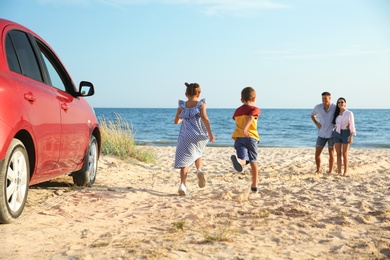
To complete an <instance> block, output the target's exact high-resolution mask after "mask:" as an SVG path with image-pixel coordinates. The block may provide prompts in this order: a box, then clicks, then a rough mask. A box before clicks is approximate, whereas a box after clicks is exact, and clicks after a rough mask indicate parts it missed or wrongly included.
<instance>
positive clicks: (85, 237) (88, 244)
mask: <svg viewBox="0 0 390 260" xmlns="http://www.w3.org/2000/svg"><path fill="white" fill-rule="evenodd" d="M151 149H153V150H154V151H155V152H156V156H157V163H156V164H146V163H141V162H138V161H134V160H126V161H122V160H118V159H116V158H113V157H110V156H101V158H100V160H99V170H98V175H97V180H96V183H95V185H94V186H93V187H92V188H76V187H73V185H72V178H71V177H67V176H65V177H62V178H59V179H56V180H54V181H51V182H47V183H43V184H39V185H36V186H33V187H31V188H30V190H29V195H28V202H27V205H26V208H25V211H24V212H23V214H22V216H21V217H20V218H19V219H18V220H17V221H16V222H15V223H12V224H8V225H0V234H1V235H0V236H1V241H2V245H1V247H0V259H80V260H81V259H207V258H208V259H388V258H390V174H389V173H390V149H354V148H353V147H352V148H351V149H350V153H349V158H350V171H349V176H348V177H339V176H337V175H335V174H332V175H330V174H327V173H326V169H327V165H328V163H327V160H328V154H327V152H326V151H325V150H326V149H324V153H323V155H322V162H323V167H322V170H323V172H322V173H320V174H315V173H314V172H315V162H314V148H262V147H260V151H259V160H258V164H259V176H260V178H259V179H260V184H259V194H250V193H249V186H250V180H251V175H250V171H249V166H248V168H245V170H244V172H243V173H237V172H235V171H234V169H233V167H232V165H231V163H230V160H229V157H230V155H231V154H233V153H234V149H233V148H232V147H224V148H220V147H206V150H205V155H204V157H203V158H204V167H203V170H204V171H205V172H206V175H205V177H206V182H207V183H206V187H205V188H203V189H200V188H198V186H197V178H196V175H195V174H194V167H192V168H191V169H190V171H191V174H190V175H189V177H188V180H187V185H188V189H189V191H190V195H189V196H186V197H180V196H178V193H177V188H178V185H179V180H180V178H179V170H176V169H174V168H173V158H174V153H175V147H151Z"/></svg>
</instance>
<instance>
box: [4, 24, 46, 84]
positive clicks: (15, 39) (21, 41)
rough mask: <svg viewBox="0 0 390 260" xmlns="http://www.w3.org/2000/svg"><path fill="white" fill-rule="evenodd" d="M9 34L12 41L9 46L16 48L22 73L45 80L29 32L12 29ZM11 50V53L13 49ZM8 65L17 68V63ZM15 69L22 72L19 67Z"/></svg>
mask: <svg viewBox="0 0 390 260" xmlns="http://www.w3.org/2000/svg"><path fill="white" fill-rule="evenodd" d="M8 35H9V37H10V40H11V42H12V44H10V46H9V47H12V46H14V48H15V52H16V57H17V60H18V61H19V65H20V68H21V73H22V74H23V75H25V76H27V77H29V78H32V79H35V80H38V81H41V82H43V79H42V74H41V70H40V68H39V65H38V61H37V58H36V56H35V54H34V51H33V48H32V46H31V43H30V40H29V39H28V36H27V34H26V33H24V32H21V31H16V30H13V31H10V32H9V34H8ZM9 52H10V53H11V51H9ZM8 62H9V61H8ZM8 66H9V67H10V69H11V70H13V69H15V65H13V64H10V63H8ZM13 71H15V72H18V73H20V71H17V69H16V70H13Z"/></svg>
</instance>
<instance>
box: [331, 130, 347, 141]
mask: <svg viewBox="0 0 390 260" xmlns="http://www.w3.org/2000/svg"><path fill="white" fill-rule="evenodd" d="M350 135H351V130H349V129H345V130H341V133H337V131H334V132H333V142H335V143H343V144H347V143H348V139H349V136H350Z"/></svg>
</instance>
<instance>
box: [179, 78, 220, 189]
mask: <svg viewBox="0 0 390 260" xmlns="http://www.w3.org/2000/svg"><path fill="white" fill-rule="evenodd" d="M185 85H186V92H185V95H186V97H187V101H183V100H179V107H178V108H177V112H176V116H175V120H174V123H175V124H180V123H182V124H181V127H180V133H179V137H178V141H177V146H176V155H175V168H179V169H180V185H179V190H178V192H179V195H181V196H185V195H187V194H188V190H187V184H186V180H187V173H188V169H189V167H190V166H191V165H192V164H193V163H194V162H195V166H196V169H197V171H196V175H197V177H198V185H199V187H200V188H203V187H204V186H205V185H206V181H205V178H204V172H203V171H202V155H203V151H204V148H205V147H206V144H207V142H208V140H210V142H214V141H215V137H214V135H213V133H212V132H211V127H210V121H209V118H208V116H207V113H206V103H205V99H201V100H199V96H200V92H201V89H200V86H199V84H198V83H191V84H189V83H187V82H186V83H185Z"/></svg>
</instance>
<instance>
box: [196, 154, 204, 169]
mask: <svg viewBox="0 0 390 260" xmlns="http://www.w3.org/2000/svg"><path fill="white" fill-rule="evenodd" d="M202 164H203V160H202V157H200V158H198V159H197V160H196V161H195V166H196V170H197V171H198V170H202Z"/></svg>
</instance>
